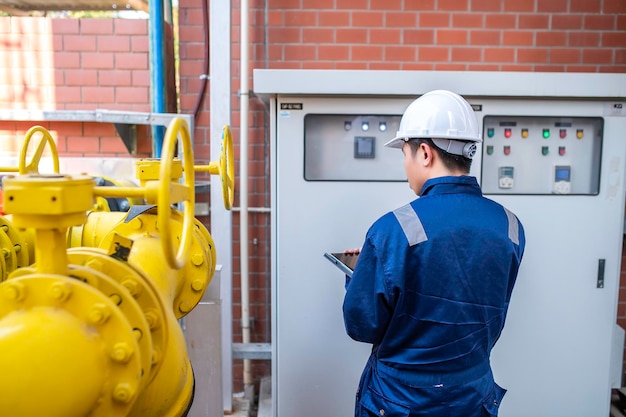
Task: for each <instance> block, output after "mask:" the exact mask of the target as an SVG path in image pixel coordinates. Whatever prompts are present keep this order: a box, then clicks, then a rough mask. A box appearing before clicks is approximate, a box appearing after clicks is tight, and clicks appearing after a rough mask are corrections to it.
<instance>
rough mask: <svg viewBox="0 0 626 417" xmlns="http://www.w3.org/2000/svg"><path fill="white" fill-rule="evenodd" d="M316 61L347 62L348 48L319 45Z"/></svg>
mask: <svg viewBox="0 0 626 417" xmlns="http://www.w3.org/2000/svg"><path fill="white" fill-rule="evenodd" d="M317 59H321V60H323V61H347V60H349V59H350V47H349V46H346V45H319V46H318V47H317Z"/></svg>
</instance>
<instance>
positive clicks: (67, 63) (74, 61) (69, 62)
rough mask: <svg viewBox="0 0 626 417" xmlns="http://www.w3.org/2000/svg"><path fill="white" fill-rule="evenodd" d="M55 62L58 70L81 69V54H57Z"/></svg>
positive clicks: (54, 58) (55, 54) (54, 56)
mask: <svg viewBox="0 0 626 417" xmlns="http://www.w3.org/2000/svg"><path fill="white" fill-rule="evenodd" d="M53 60H54V62H55V66H56V67H57V68H60V67H62V68H80V60H81V54H80V53H79V52H62V51H61V52H55V53H54V55H53Z"/></svg>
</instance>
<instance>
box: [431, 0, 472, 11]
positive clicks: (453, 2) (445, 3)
mask: <svg viewBox="0 0 626 417" xmlns="http://www.w3.org/2000/svg"><path fill="white" fill-rule="evenodd" d="M437 10H469V7H468V0H439V1H438V2H437Z"/></svg>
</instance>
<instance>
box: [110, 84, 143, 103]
mask: <svg viewBox="0 0 626 417" xmlns="http://www.w3.org/2000/svg"><path fill="white" fill-rule="evenodd" d="M149 101H150V90H149V89H148V88H145V87H115V102H116V103H148V102H149Z"/></svg>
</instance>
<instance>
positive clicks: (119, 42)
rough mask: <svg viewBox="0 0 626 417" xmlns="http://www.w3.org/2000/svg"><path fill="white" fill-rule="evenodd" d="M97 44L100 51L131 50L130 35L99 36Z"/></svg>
mask: <svg viewBox="0 0 626 417" xmlns="http://www.w3.org/2000/svg"><path fill="white" fill-rule="evenodd" d="M96 44H97V49H98V51H100V52H128V51H130V37H128V36H126V35H110V36H98V37H97V38H96Z"/></svg>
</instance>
